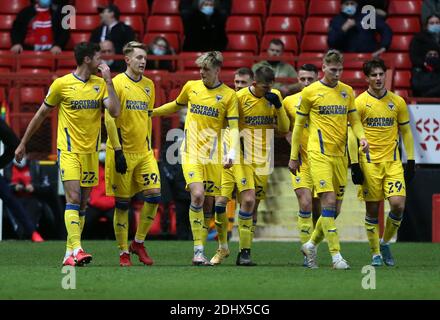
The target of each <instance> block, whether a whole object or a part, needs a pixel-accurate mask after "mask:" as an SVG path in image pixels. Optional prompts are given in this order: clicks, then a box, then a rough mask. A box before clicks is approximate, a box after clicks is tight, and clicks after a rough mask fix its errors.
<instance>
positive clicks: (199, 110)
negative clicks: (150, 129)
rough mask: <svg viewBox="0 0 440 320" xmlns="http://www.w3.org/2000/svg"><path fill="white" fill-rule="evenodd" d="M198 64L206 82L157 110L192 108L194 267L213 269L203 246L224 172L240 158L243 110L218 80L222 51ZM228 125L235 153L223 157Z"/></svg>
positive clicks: (186, 161) (189, 153) (188, 127)
mask: <svg viewBox="0 0 440 320" xmlns="http://www.w3.org/2000/svg"><path fill="white" fill-rule="evenodd" d="M196 63H197V65H198V66H199V67H200V76H201V78H202V79H201V80H197V81H188V82H187V83H186V84H185V85H184V87H183V88H182V90H181V92H180V94H179V96H178V97H177V99H176V100H175V101H173V102H170V103H167V104H165V105H163V106H161V107H159V108H156V109H154V111H153V116H162V115H167V114H170V113H173V112H176V111H178V110H179V109H181V108H183V107H188V113H187V116H186V120H185V128H184V132H185V137H184V140H183V142H182V150H181V151H182V153H181V154H182V169H183V174H184V176H185V180H186V184H187V187H188V188H189V190H190V193H191V205H190V209H189V217H190V223H191V229H192V233H193V240H194V257H193V260H192V263H193V265H212V264H211V262H210V261H209V260H208V258H207V257H206V256H205V253H204V243H205V241H206V237H207V234H208V228H209V219H210V218H211V215H212V214H211V213H212V207H213V205H214V198H215V197H216V196H219V195H220V186H221V175H222V168H223V167H224V168H230V167H231V166H232V164H233V161H234V159H235V156H236V154H237V151H236V150H237V146H238V108H237V97H236V95H235V91H234V90H232V89H231V88H229V87H228V86H226V85H225V84H223V83H222V82H221V81H220V80H219V73H220V69H221V66H222V64H223V56H222V54H221V53H220V52H218V51H210V52H206V53H204V54H203V55H202V56H200V57H199V58H198V59H197V60H196ZM226 121H227V124H228V125H229V132H230V145H231V149H230V150H229V151H228V153H227V155H226V156H225V157H222V148H221V145H222V143H221V141H222V140H221V139H222V137H221V133H222V129H223V128H224V127H225V125H226ZM222 160H223V161H222ZM222 162H223V164H222ZM204 214H205V215H206V217H205V216H204ZM222 217H223V220H224V221H221V222H220V223H222V224H223V225H224V226H226V225H227V222H228V221H227V217H226V214H223V215H222Z"/></svg>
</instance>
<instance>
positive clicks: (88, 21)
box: [75, 15, 101, 32]
mask: <svg viewBox="0 0 440 320" xmlns="http://www.w3.org/2000/svg"><path fill="white" fill-rule="evenodd" d="M100 24H101V19H100V18H99V16H98V15H77V16H76V29H75V30H76V31H82V32H86V31H89V32H91V31H92V30H93V29H95V28H97V27H99V25H100Z"/></svg>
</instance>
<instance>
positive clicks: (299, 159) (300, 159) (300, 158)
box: [298, 152, 302, 166]
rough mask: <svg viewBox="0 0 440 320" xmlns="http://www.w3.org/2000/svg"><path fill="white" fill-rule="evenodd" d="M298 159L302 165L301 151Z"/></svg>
mask: <svg viewBox="0 0 440 320" xmlns="http://www.w3.org/2000/svg"><path fill="white" fill-rule="evenodd" d="M298 161H299V165H300V166H301V165H302V159H301V152H298Z"/></svg>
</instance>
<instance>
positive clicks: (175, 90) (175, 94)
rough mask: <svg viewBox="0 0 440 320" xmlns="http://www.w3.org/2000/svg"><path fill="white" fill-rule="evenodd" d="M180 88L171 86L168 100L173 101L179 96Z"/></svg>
mask: <svg viewBox="0 0 440 320" xmlns="http://www.w3.org/2000/svg"><path fill="white" fill-rule="evenodd" d="M181 90H182V89H181V88H173V89H171V91H170V93H169V94H168V101H174V100H176V98H177V97H178V96H179V93H180V91H181Z"/></svg>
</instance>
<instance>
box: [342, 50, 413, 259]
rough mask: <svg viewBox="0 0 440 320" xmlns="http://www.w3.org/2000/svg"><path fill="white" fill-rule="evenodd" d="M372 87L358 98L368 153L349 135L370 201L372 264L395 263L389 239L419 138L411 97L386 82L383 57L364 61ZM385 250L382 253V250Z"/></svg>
mask: <svg viewBox="0 0 440 320" xmlns="http://www.w3.org/2000/svg"><path fill="white" fill-rule="evenodd" d="M363 71H364V74H365V77H366V80H367V82H368V89H367V91H365V92H363V93H362V94H361V95H359V97H357V98H356V109H357V110H358V113H359V115H360V118H361V121H362V125H363V127H364V130H365V135H366V137H367V139H368V141H369V142H370V150H369V152H368V153H366V154H360V153H359V152H358V144H357V140H356V137H354V135H353V134H350V135H349V153H350V159H351V162H352V179H353V182H354V183H355V184H361V185H362V186H361V190H360V194H359V195H360V197H361V198H362V199H363V200H364V201H365V208H366V215H365V229H366V232H367V237H368V242H369V244H370V249H371V254H372V263H371V265H372V266H376V267H378V266H382V265H383V262H385V264H386V265H388V266H394V259H393V257H392V255H391V251H390V248H389V242H390V240H391V238H392V237H393V236H394V235H395V234H396V233H397V230H398V228H399V226H400V223H401V221H402V215H403V211H404V208H405V196H406V188H405V182H406V183H408V182H409V181H411V179H412V178H413V176H414V173H415V161H414V140H413V136H412V133H411V127H410V124H409V121H410V119H409V113H408V108H407V106H406V103H405V101H404V100H403V99H402V98H401V97H399V96H398V95H396V94H394V93H393V92H390V91H388V90H387V89H386V88H385V76H386V66H385V63H384V62H383V60H381V59H378V58H376V59H373V60H370V61H367V62H365V63H364V66H363ZM399 132H400V133H401V134H402V138H403V143H404V146H405V151H406V153H407V155H408V162H407V165H406V167H405V170H403V167H402V162H401V160H400V155H399V148H398V147H399ZM383 199H388V201H389V203H390V208H391V211H390V213H389V214H388V218H387V221H386V225H385V231H384V234H383V237H382V239H381V240H380V244H379V226H378V215H379V205H380V201H382V200H383ZM381 254H382V255H381Z"/></svg>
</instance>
